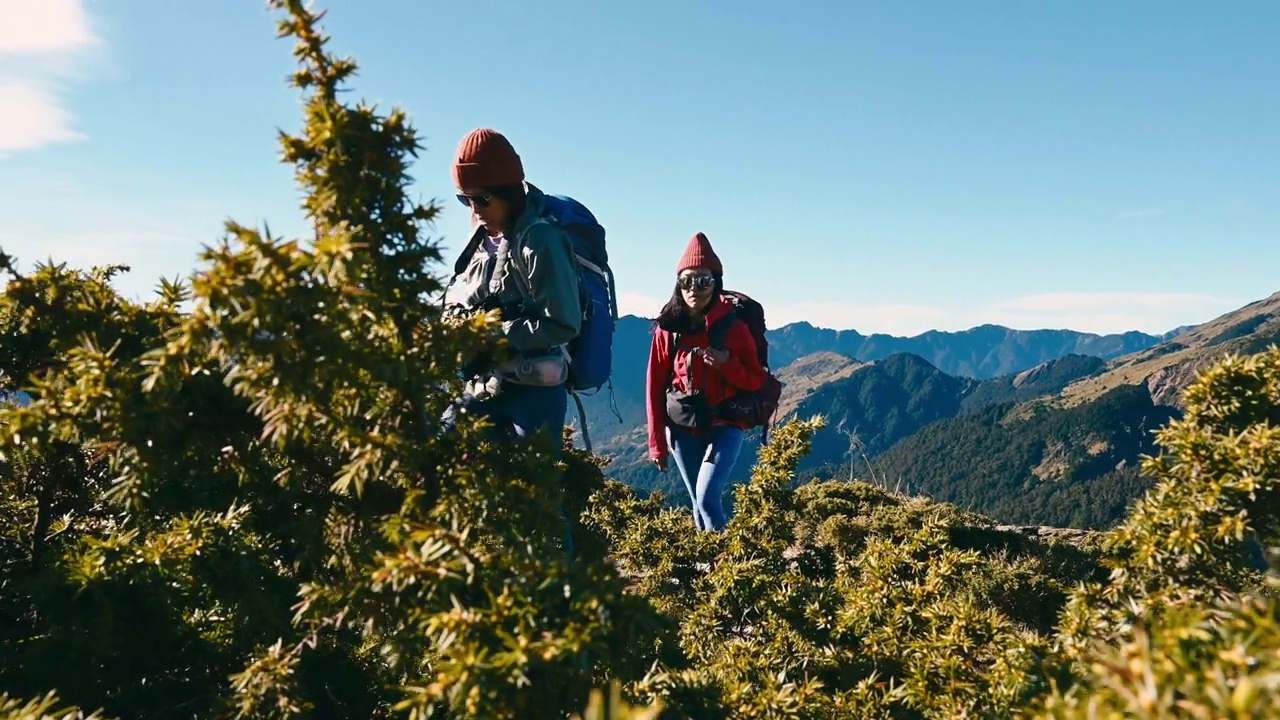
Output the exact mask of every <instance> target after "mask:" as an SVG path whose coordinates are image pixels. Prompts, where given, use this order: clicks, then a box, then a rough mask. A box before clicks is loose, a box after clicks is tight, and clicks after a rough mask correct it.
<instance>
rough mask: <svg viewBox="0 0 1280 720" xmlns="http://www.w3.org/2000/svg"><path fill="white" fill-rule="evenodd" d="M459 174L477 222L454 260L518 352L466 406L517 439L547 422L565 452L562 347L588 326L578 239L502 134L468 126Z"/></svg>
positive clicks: (475, 383)
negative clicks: (553, 214) (551, 214)
mask: <svg viewBox="0 0 1280 720" xmlns="http://www.w3.org/2000/svg"><path fill="white" fill-rule="evenodd" d="M453 180H454V184H455V185H456V187H457V188H458V200H459V201H460V202H461V203H462V204H464V205H466V206H467V207H468V208H470V209H471V215H472V220H473V221H474V223H475V224H476V226H477V227H476V230H475V233H474V234H473V235H472V237H471V240H470V241H469V242H468V243H467V248H466V250H465V251H464V252H463V255H462V257H461V258H460V259H459V261H458V265H457V266H455V271H456V272H457V278H458V279H461V280H462V281H463V288H462V304H463V305H466V306H467V307H470V308H487V309H501V310H502V313H503V323H502V332H503V334H504V335H505V337H506V341H507V343H508V344H509V345H510V348H511V349H512V350H514V351H515V353H516V355H517V357H516V358H515V359H514V360H510V361H507V362H504V363H500V364H498V365H497V366H496V367H494V368H490V369H485V370H482V371H481V373H480V374H479V375H478V376H477V377H475V378H472V379H471V380H472V381H471V382H470V383H469V386H468V387H469V388H470V390H469V392H468V393H467V394H466V395H465V396H464V398H463V402H462V404H461V408H460V409H461V411H462V412H467V413H477V414H483V415H486V416H487V417H488V418H489V419H490V420H491V421H492V422H493V423H494V424H495V425H496V426H497V429H498V430H499V431H502V432H505V433H509V434H512V435H515V436H518V437H528V436H530V435H532V434H533V433H534V432H536V431H538V430H543V429H545V430H546V431H547V432H549V433H551V434H553V435H554V446H555V447H556V448H557V449H558V448H559V446H560V433H561V432H563V430H564V416H565V411H566V409H567V405H568V389H567V386H566V382H567V381H568V374H569V365H568V357H567V355H566V354H565V352H564V349H563V346H564V345H565V344H566V343H568V342H569V341H570V340H572V339H573V338H574V337H576V336H577V334H578V331H579V330H580V328H581V324H582V304H581V299H580V296H579V279H578V270H577V266H576V264H575V262H574V259H573V246H572V244H571V241H570V240H569V236H568V235H567V234H566V232H565V230H564V229H563V228H562V227H560V225H559V224H557V223H556V222H554V221H552V220H549V219H547V218H546V217H545V215H546V211H545V207H544V197H543V194H542V192H541V191H539V190H538V189H537V188H535V187H533V186H531V185H528V184H527V183H525V177H524V167H523V165H522V164H521V162H520V156H519V155H518V154H516V151H515V148H513V147H512V146H511V143H510V142H509V141H508V140H507V138H505V137H504V136H503V135H502V134H501V133H498V132H497V131H494V130H490V129H487V128H480V129H477V130H473V131H472V132H470V133H468V134H467V136H466V137H464V138H463V139H462V142H461V143H460V144H459V145H458V154H457V156H456V158H455V160H454V163H453Z"/></svg>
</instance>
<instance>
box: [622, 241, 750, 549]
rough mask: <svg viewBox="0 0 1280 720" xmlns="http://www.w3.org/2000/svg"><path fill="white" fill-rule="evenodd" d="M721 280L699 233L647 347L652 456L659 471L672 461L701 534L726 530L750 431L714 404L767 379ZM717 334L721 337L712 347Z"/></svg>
mask: <svg viewBox="0 0 1280 720" xmlns="http://www.w3.org/2000/svg"><path fill="white" fill-rule="evenodd" d="M722 275H723V267H722V266H721V264H720V258H718V257H716V254H715V251H714V250H712V248H711V242H710V241H709V240H707V236H706V235H704V234H702V233H698V234H696V235H694V236H693V238H692V239H691V240H690V241H689V245H688V247H687V248H686V249H685V252H684V255H683V256H681V258H680V262H679V263H678V264H677V265H676V287H675V290H674V291H673V292H672V294H671V299H670V300H669V301H668V302H667V304H666V305H664V306H663V308H662V311H661V312H660V313H659V314H658V319H657V322H656V327H655V330H654V333H653V341H652V343H651V345H650V348H649V380H648V401H647V410H648V418H649V457H650V459H651V460H652V461H653V462H654V464H655V465H657V466H658V469H659V470H661V471H662V472H666V471H667V464H668V461H669V459H670V458H672V457H674V459H675V464H676V470H678V471H679V473H680V477H681V478H682V479H683V480H684V484H685V488H686V489H688V491H689V498H690V499H691V500H692V501H693V521H694V525H696V526H697V528H698V529H699V530H704V531H719V530H722V529H723V528H724V526H725V523H726V522H727V521H728V519H727V518H726V517H725V512H724V505H723V503H722V501H721V496H722V495H723V493H724V487H725V484H726V482H727V481H728V479H729V474H730V473H731V472H732V471H733V466H734V463H735V462H737V460H738V453H739V452H740V451H741V450H742V438H743V434H744V432H745V430H746V427H747V425H746V423H743V422H735V421H732V420H729V419H726V418H724V417H722V416H721V415H720V414H719V413H717V412H716V410H717V406H719V405H720V404H721V403H723V402H724V401H725V400H727V399H729V398H731V397H733V396H734V395H736V394H738V393H740V392H755V391H757V390H759V389H760V388H761V386H762V385H763V384H764V382H765V379H766V371H765V369H764V368H763V367H762V366H761V365H760V361H759V358H758V357H757V353H756V343H755V340H754V339H753V338H752V336H751V332H750V330H749V329H748V328H747V325H746V324H745V323H744V322H742V321H741V320H740V319H738V318H737V317H736V316H735V315H734V306H733V304H732V303H730V302H729V301H728V300H727V299H726V298H725V297H724V296H723V294H722V291H723V290H724V282H723V279H722ZM713 335H719V336H722V337H723V339H722V340H721V339H720V338H719V337H717V338H715V340H716V342H712V339H713V338H712V336H713ZM714 345H718V346H719V347H714Z"/></svg>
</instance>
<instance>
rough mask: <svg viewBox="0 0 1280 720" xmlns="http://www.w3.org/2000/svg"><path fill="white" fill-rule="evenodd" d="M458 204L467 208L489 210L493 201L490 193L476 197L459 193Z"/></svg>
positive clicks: (476, 195)
mask: <svg viewBox="0 0 1280 720" xmlns="http://www.w3.org/2000/svg"><path fill="white" fill-rule="evenodd" d="M457 198H458V202H460V203H462V204H463V205H466V206H467V207H478V208H487V207H489V201H490V200H492V199H493V196H492V195H489V194H488V193H477V194H475V195H467V194H466V193H458V195H457Z"/></svg>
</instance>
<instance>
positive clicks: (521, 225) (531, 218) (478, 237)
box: [453, 183, 547, 276]
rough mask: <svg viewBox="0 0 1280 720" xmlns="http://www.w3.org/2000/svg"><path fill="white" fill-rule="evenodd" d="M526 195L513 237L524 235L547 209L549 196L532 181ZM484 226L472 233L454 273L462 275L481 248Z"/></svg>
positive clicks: (526, 184)
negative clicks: (472, 257)
mask: <svg viewBox="0 0 1280 720" xmlns="http://www.w3.org/2000/svg"><path fill="white" fill-rule="evenodd" d="M525 188H526V190H525V196H524V212H522V213H520V217H518V218H516V222H515V226H514V227H513V228H512V232H511V235H512V237H515V238H518V237H520V236H521V235H523V234H524V233H525V232H526V231H527V230H528V229H529V228H530V227H531V226H532V225H533V224H534V223H535V222H537V221H538V220H539V219H541V218H542V216H543V215H544V214H546V211H547V199H546V198H547V196H546V195H545V194H543V192H542V191H541V190H539V189H538V188H536V187H534V186H533V184H532V183H525ZM485 235H486V233H485V229H484V226H483V225H482V226H480V227H477V228H476V229H475V231H474V232H472V233H471V239H470V240H468V241H467V244H466V246H465V247H463V249H462V253H461V254H459V255H458V259H457V260H456V261H454V263H453V274H454V275H455V276H457V275H461V274H462V272H463V271H464V270H466V269H467V264H468V263H470V262H471V256H472V255H475V253H476V250H479V249H480V243H482V242H484V238H485Z"/></svg>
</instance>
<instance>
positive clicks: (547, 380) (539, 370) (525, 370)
mask: <svg viewBox="0 0 1280 720" xmlns="http://www.w3.org/2000/svg"><path fill="white" fill-rule="evenodd" d="M497 370H498V374H499V375H501V376H502V379H503V380H509V381H511V382H513V383H517V384H519V385H533V386H535V387H554V386H556V385H563V384H565V383H566V382H567V381H568V380H569V360H568V359H567V358H566V357H565V356H564V353H562V352H559V351H556V352H552V353H547V354H545V355H537V356H534V357H527V358H516V359H515V360H508V361H507V362H504V363H501V364H499V365H498V367H497Z"/></svg>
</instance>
